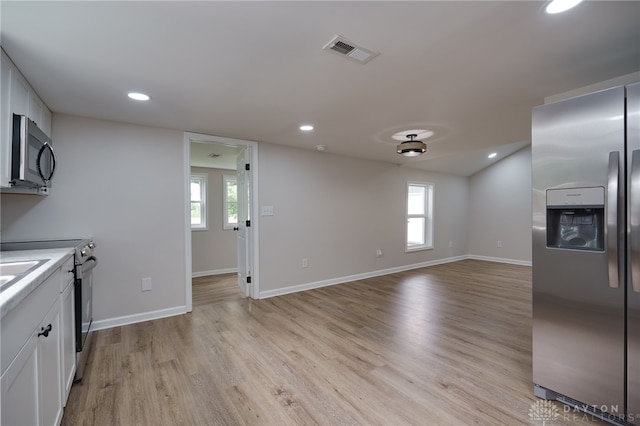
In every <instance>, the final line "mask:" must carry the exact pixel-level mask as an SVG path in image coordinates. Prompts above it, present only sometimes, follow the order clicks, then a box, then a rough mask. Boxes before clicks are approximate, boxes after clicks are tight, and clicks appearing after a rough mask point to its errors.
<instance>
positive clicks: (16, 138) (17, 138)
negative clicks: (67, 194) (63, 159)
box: [11, 114, 56, 187]
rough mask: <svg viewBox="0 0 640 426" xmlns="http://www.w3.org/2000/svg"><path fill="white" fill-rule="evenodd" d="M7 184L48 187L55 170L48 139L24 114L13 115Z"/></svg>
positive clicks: (53, 156)
mask: <svg viewBox="0 0 640 426" xmlns="http://www.w3.org/2000/svg"><path fill="white" fill-rule="evenodd" d="M11 160H12V162H11V184H12V185H14V186H29V187H42V186H44V187H50V186H51V179H52V178H53V173H54V172H55V169H56V156H55V153H54V152H53V146H52V144H51V138H49V137H48V136H47V135H46V134H45V133H44V132H43V131H42V130H40V129H39V128H38V126H37V125H36V123H34V122H33V121H31V120H29V119H28V118H27V117H26V116H24V115H17V114H14V115H13V139H12V158H11Z"/></svg>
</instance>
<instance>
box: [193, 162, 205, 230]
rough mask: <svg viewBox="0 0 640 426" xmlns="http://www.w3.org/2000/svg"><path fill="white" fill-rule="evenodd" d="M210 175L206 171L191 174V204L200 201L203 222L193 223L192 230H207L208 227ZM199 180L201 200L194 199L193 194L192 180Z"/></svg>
mask: <svg viewBox="0 0 640 426" xmlns="http://www.w3.org/2000/svg"><path fill="white" fill-rule="evenodd" d="M208 177H209V176H208V175H207V174H206V173H191V175H190V176H189V205H190V206H191V204H193V203H200V218H201V223H199V224H193V223H192V224H191V230H192V231H206V230H208V229H209V228H208V227H207V188H208V186H209V185H208ZM194 180H197V181H199V182H200V201H197V200H193V197H192V194H191V182H192V181H194Z"/></svg>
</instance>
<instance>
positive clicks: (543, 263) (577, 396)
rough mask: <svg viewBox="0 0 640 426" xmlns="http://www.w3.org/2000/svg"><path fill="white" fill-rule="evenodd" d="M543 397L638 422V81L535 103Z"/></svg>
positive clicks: (537, 325) (536, 372)
mask: <svg viewBox="0 0 640 426" xmlns="http://www.w3.org/2000/svg"><path fill="white" fill-rule="evenodd" d="M531 146H532V172H533V173H532V184H533V195H532V197H533V198H532V207H533V222H532V225H533V235H532V242H533V252H532V260H533V382H534V393H535V395H536V396H538V397H541V398H544V399H554V400H558V401H561V402H564V403H565V404H567V405H570V406H572V407H575V408H580V409H582V410H586V411H587V412H590V413H591V414H593V415H598V416H602V417H603V418H605V420H608V421H611V422H613V423H619V424H638V425H640V83H635V84H632V85H628V86H619V87H614V88H611V89H606V90H602V91H599V92H595V93H591V94H588V95H584V96H579V97H576V98H572V99H568V100H564V101H560V102H556V103H551V104H546V105H542V106H539V107H536V108H534V110H533V117H532V139H531Z"/></svg>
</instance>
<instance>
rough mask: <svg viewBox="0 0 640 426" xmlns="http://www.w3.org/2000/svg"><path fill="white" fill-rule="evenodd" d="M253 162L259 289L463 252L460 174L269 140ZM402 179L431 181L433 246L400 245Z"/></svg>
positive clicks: (463, 182) (464, 186) (464, 183)
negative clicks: (408, 249)
mask: <svg viewBox="0 0 640 426" xmlns="http://www.w3.org/2000/svg"><path fill="white" fill-rule="evenodd" d="M259 163H260V205H261V206H273V207H274V215H273V216H261V217H260V292H261V293H264V292H269V291H272V290H277V289H280V290H283V291H286V288H290V287H295V286H301V285H304V284H307V283H315V282H319V281H320V282H321V281H325V280H330V279H335V278H339V277H348V276H351V275H356V274H362V273H368V272H372V271H380V270H385V269H389V268H395V267H401V266H406V265H413V264H419V263H423V262H428V261H436V260H442V259H448V258H452V257H456V256H462V255H465V254H466V253H467V236H466V235H467V210H468V209H467V199H468V195H469V194H468V180H467V178H463V177H456V176H450V175H443V174H435V173H428V172H424V171H420V170H415V169H409V168H404V167H399V166H397V165H394V164H390V163H382V162H373V161H366V160H358V159H354V158H348V157H343V156H336V155H332V154H330V153H327V152H316V151H310V150H303V149H292V148H286V147H282V146H277V145H270V144H260V158H259ZM409 180H414V181H426V182H432V183H434V184H435V192H434V205H435V212H434V222H435V232H434V236H435V248H434V249H433V250H425V251H419V252H413V253H405V252H404V234H405V220H406V219H405V214H406V213H405V205H406V184H407V181H409ZM449 241H452V245H453V247H451V248H450V247H449ZM376 249H381V250H382V251H383V256H382V257H381V258H376V256H375V253H376ZM303 258H307V259H308V261H309V266H308V268H302V259H303Z"/></svg>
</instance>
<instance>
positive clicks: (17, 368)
mask: <svg viewBox="0 0 640 426" xmlns="http://www.w3.org/2000/svg"><path fill="white" fill-rule="evenodd" d="M37 340H38V338H37V337H36V335H35V333H34V334H33V335H32V336H31V338H29V340H27V343H26V345H24V347H23V348H22V350H21V351H20V352H19V353H18V356H17V357H16V358H15V359H14V360H13V362H12V363H11V365H10V366H9V367H8V368H7V370H6V371H5V373H4V374H3V375H2V379H0V382H2V396H1V399H2V401H0V410H2V420H1V423H2V424H3V425H37V424H39V421H38V420H39V418H38V417H39V416H38V398H39V394H38V356H37V347H38V344H37V343H38V342H37Z"/></svg>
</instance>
